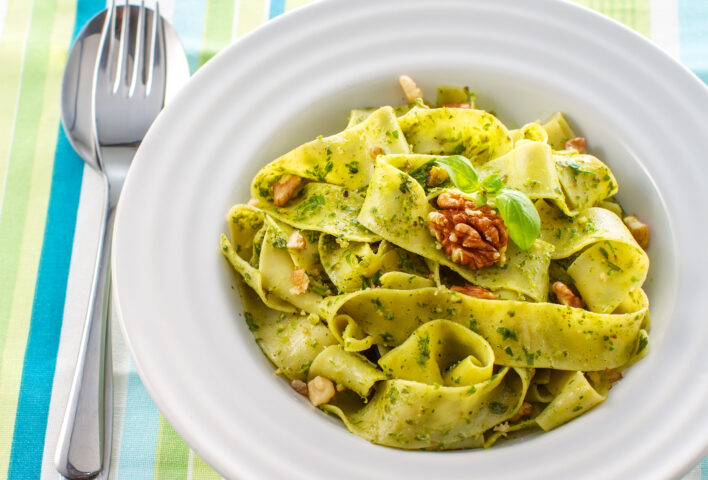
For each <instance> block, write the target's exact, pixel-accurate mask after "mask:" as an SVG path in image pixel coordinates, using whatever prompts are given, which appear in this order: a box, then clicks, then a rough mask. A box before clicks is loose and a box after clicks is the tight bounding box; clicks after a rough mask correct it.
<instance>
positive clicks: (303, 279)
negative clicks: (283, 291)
mask: <svg viewBox="0 0 708 480" xmlns="http://www.w3.org/2000/svg"><path fill="white" fill-rule="evenodd" d="M290 281H291V282H293V285H294V286H293V287H292V288H291V289H290V294H291V295H300V294H303V293H305V292H306V291H307V289H308V287H309V286H310V278H309V277H308V276H307V273H305V269H304V268H298V269H297V270H293V273H291V274H290Z"/></svg>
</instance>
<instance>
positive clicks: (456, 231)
mask: <svg viewBox="0 0 708 480" xmlns="http://www.w3.org/2000/svg"><path fill="white" fill-rule="evenodd" d="M437 202H438V207H440V208H441V209H442V210H436V211H433V212H430V213H429V214H428V228H429V229H430V233H431V234H432V235H433V236H434V237H435V238H437V240H438V242H440V244H441V246H442V249H443V250H444V251H445V253H446V254H447V255H448V256H449V257H450V259H451V260H452V261H453V262H454V263H458V264H460V265H467V266H468V267H469V268H471V269H478V268H483V267H488V266H490V265H493V264H494V263H496V262H498V261H500V260H501V259H502V258H503V257H504V253H505V252H506V246H507V243H508V241H509V236H508V234H507V231H506V225H504V220H502V218H501V217H500V216H499V215H498V214H497V213H496V212H495V211H494V210H492V209H491V208H489V205H482V206H481V207H479V208H476V207H475V206H474V203H472V202H471V201H469V200H467V199H466V198H464V197H463V196H462V195H460V194H457V193H449V192H444V193H441V194H440V196H439V197H438V200H437Z"/></svg>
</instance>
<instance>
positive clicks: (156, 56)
mask: <svg viewBox="0 0 708 480" xmlns="http://www.w3.org/2000/svg"><path fill="white" fill-rule="evenodd" d="M164 43H165V37H164V31H163V25H162V17H161V16H160V2H159V1H158V0H155V11H154V12H153V15H152V29H151V32H150V63H149V64H148V66H147V75H146V81H145V95H150V93H151V91H152V85H153V81H154V77H155V66H156V65H157V64H159V63H160V62H164V59H162V57H161V55H162V51H163V50H164V49H163V47H164Z"/></svg>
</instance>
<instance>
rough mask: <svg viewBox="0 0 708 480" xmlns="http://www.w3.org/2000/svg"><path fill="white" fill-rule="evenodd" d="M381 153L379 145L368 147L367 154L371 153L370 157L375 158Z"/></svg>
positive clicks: (381, 149)
mask: <svg viewBox="0 0 708 480" xmlns="http://www.w3.org/2000/svg"><path fill="white" fill-rule="evenodd" d="M382 153H383V148H381V147H371V148H370V149H369V155H371V158H376V157H378V156H379V155H381V154H382Z"/></svg>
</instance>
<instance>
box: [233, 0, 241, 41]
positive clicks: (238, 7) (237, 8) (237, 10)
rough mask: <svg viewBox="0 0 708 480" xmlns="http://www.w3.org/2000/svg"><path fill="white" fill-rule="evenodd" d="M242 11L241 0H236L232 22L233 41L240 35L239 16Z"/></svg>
mask: <svg viewBox="0 0 708 480" xmlns="http://www.w3.org/2000/svg"><path fill="white" fill-rule="evenodd" d="M240 13H241V2H240V0H234V20H233V22H232V23H231V41H232V42H233V41H234V40H236V37H238V17H239V14H240Z"/></svg>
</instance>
